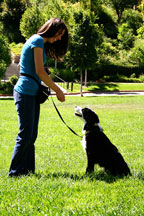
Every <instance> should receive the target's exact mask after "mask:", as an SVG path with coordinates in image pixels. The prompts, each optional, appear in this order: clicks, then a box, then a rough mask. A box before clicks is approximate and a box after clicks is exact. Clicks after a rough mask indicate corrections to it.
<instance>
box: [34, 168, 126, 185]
mask: <svg viewBox="0 0 144 216" xmlns="http://www.w3.org/2000/svg"><path fill="white" fill-rule="evenodd" d="M35 176H36V177H37V178H50V179H51V178H57V179H58V178H65V179H72V180H75V181H78V180H84V179H87V180H90V181H96V180H98V181H105V182H106V183H113V182H115V181H117V180H119V179H122V178H123V177H124V176H116V177H115V176H112V175H110V174H107V173H105V172H104V171H99V172H97V173H96V172H94V173H91V174H84V175H82V176H81V175H77V174H70V173H68V172H64V173H63V172H58V173H48V174H46V175H45V174H43V173H36V174H35Z"/></svg>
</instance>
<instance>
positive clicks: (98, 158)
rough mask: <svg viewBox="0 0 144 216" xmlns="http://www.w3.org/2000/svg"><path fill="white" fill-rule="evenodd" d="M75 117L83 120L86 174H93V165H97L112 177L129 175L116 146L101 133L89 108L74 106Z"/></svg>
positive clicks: (98, 124)
mask: <svg viewBox="0 0 144 216" xmlns="http://www.w3.org/2000/svg"><path fill="white" fill-rule="evenodd" d="M75 116H78V117H80V118H81V119H83V120H84V126H83V132H84V134H85V135H84V137H83V140H82V145H83V147H84V149H85V151H86V155H87V168H86V173H90V172H93V171H94V165H95V164H99V166H101V167H103V168H104V169H105V171H106V172H107V171H109V172H110V173H111V175H114V176H117V175H119V176H122V175H123V176H124V175H125V176H126V175H128V174H131V173H130V169H129V167H128V165H127V163H126V162H125V161H124V159H123V157H122V155H121V154H120V152H119V151H118V149H117V148H116V146H114V145H113V144H112V143H111V141H110V140H109V139H108V137H107V136H106V135H105V134H104V133H103V130H102V128H101V126H100V122H99V118H98V116H97V114H96V113H95V112H94V111H92V110H91V109H89V108H83V109H82V108H81V107H78V106H76V107H75Z"/></svg>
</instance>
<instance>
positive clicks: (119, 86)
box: [0, 82, 144, 94]
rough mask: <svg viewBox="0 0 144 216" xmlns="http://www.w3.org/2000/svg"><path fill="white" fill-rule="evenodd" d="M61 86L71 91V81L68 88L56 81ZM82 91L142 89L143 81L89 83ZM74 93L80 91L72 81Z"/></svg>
mask: <svg viewBox="0 0 144 216" xmlns="http://www.w3.org/2000/svg"><path fill="white" fill-rule="evenodd" d="M58 84H59V85H60V86H61V87H63V88H64V89H66V90H67V92H71V83H69V88H68V89H67V84H66V83H58ZM82 90H83V92H87V91H90V92H93V91H95V92H96V91H144V83H115V82H109V83H98V84H94V83H93V84H89V85H88V87H86V86H83V88H82ZM72 92H74V93H78V92H80V84H78V83H73V91H72ZM8 93H9V92H8V91H7V92H6V91H4V90H0V94H8Z"/></svg>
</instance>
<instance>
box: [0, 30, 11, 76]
mask: <svg viewBox="0 0 144 216" xmlns="http://www.w3.org/2000/svg"><path fill="white" fill-rule="evenodd" d="M10 63H11V53H10V48H9V45H8V42H7V40H6V38H5V36H4V35H2V34H1V33H0V78H1V77H2V76H3V75H4V73H5V71H6V68H7V67H8V66H9V65H10Z"/></svg>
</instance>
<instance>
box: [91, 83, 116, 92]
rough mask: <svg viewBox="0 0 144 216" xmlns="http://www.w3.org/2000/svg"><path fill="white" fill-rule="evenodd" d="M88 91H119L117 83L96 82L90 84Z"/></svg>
mask: <svg viewBox="0 0 144 216" xmlns="http://www.w3.org/2000/svg"><path fill="white" fill-rule="evenodd" d="M88 89H89V91H119V88H118V85H117V84H115V83H98V84H95V85H94V86H93V84H90V85H89V87H88Z"/></svg>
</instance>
